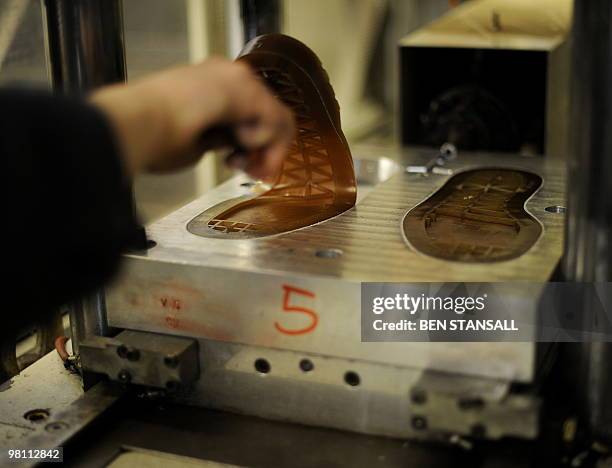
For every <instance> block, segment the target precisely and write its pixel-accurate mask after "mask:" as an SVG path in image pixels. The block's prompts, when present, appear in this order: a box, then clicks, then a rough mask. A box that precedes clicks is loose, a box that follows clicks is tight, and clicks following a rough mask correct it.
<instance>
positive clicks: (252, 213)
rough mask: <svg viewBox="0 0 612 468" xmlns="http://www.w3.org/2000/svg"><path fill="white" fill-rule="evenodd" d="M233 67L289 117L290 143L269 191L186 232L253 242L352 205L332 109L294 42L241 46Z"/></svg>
mask: <svg viewBox="0 0 612 468" xmlns="http://www.w3.org/2000/svg"><path fill="white" fill-rule="evenodd" d="M238 60H239V61H242V62H245V63H247V64H249V65H250V66H251V68H252V69H253V70H254V71H255V72H256V73H257V74H258V75H259V76H260V77H261V79H262V80H263V81H264V83H265V84H266V85H267V86H268V87H269V88H270V89H271V90H272V92H273V93H274V94H275V95H276V96H277V97H278V99H280V100H281V101H283V102H284V103H285V104H286V105H287V106H288V107H290V108H291V109H292V111H293V112H294V115H295V119H296V126H297V135H296V138H295V140H294V141H293V142H292V144H291V146H290V149H289V153H288V154H287V157H286V158H285V161H284V162H283V165H282V169H281V171H280V173H279V174H278V176H277V178H276V180H275V182H274V183H273V185H272V187H271V188H270V190H268V191H266V192H264V193H263V194H261V195H259V196H256V197H251V198H246V199H245V197H240V198H236V199H233V200H228V201H226V202H223V203H221V204H219V205H216V206H214V207H212V208H210V209H208V210H206V211H205V212H203V213H201V214H200V215H198V216H197V217H196V218H194V219H193V220H191V221H190V222H189V224H188V225H187V229H188V230H189V231H190V232H191V233H193V234H197V235H202V236H206V237H224V238H238V239H243V238H252V237H261V236H267V235H272V234H279V233H283V232H287V231H292V230H294V229H299V228H301V227H305V226H309V225H311V224H315V223H318V222H321V221H324V220H326V219H329V218H331V217H333V216H336V215H338V214H340V213H342V212H344V211H346V210H348V209H349V208H351V207H352V206H353V205H355V200H356V193H357V190H356V182H355V171H354V168H353V160H352V157H351V153H350V150H349V147H348V144H347V142H346V139H345V137H344V134H343V133H342V129H341V126H340V109H339V106H338V102H337V101H336V98H335V95H334V91H333V89H332V87H331V85H330V83H329V77H328V76H327V73H326V72H325V70H324V69H323V67H322V65H321V62H320V61H319V59H318V57H317V56H316V55H315V53H314V52H313V51H312V50H310V49H309V48H308V47H306V46H305V45H304V44H302V43H301V42H300V41H298V40H296V39H293V38H291V37H288V36H284V35H282V34H270V35H264V36H259V37H257V38H255V39H253V40H252V41H251V42H249V43H248V44H247V45H246V46H245V49H244V50H243V52H242V53H241V55H240V57H239V58H238Z"/></svg>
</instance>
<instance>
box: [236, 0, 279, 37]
mask: <svg viewBox="0 0 612 468" xmlns="http://www.w3.org/2000/svg"><path fill="white" fill-rule="evenodd" d="M240 16H241V19H242V29H243V35H244V42H245V43H247V42H249V41H250V40H251V39H254V38H255V37H257V36H261V35H262V34H270V33H279V32H281V28H282V7H281V2H280V1H279V0H240Z"/></svg>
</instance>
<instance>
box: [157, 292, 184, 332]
mask: <svg viewBox="0 0 612 468" xmlns="http://www.w3.org/2000/svg"><path fill="white" fill-rule="evenodd" d="M159 303H160V305H161V306H162V308H163V309H166V310H169V311H170V312H169V313H168V315H166V317H165V320H166V325H168V327H169V328H178V327H179V325H180V320H179V319H178V318H177V317H176V313H177V312H180V311H181V309H182V308H183V302H182V301H181V300H180V299H178V298H176V297H169V296H162V297H160V298H159Z"/></svg>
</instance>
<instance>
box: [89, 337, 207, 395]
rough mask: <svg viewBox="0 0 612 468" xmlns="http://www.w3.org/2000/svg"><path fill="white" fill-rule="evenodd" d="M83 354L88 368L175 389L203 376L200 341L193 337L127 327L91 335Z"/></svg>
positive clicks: (119, 378) (124, 379)
mask: <svg viewBox="0 0 612 468" xmlns="http://www.w3.org/2000/svg"><path fill="white" fill-rule="evenodd" d="M80 355H81V364H82V366H83V369H84V370H86V371H90V372H96V373H99V374H106V375H108V377H109V378H110V379H111V380H117V381H119V382H122V383H132V384H137V385H146V386H149V387H157V388H165V389H166V390H169V391H175V390H177V389H178V388H179V387H182V386H186V385H188V384H190V383H192V382H194V381H196V380H197V379H198V378H199V376H200V368H199V360H198V347H197V342H196V341H195V340H193V339H190V338H182V337H176V336H168V335H161V334H158V333H149V332H140V331H132V330H126V331H123V332H121V333H119V334H118V335H117V336H115V337H113V338H108V337H103V336H93V337H90V338H87V339H86V340H85V341H83V342H82V343H81V345H80Z"/></svg>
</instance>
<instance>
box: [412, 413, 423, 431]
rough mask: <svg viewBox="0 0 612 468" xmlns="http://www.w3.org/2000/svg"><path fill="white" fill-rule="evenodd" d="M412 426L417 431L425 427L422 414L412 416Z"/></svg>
mask: <svg viewBox="0 0 612 468" xmlns="http://www.w3.org/2000/svg"><path fill="white" fill-rule="evenodd" d="M412 428H413V429H415V430H417V431H422V430H425V429H427V419H425V418H424V417H423V416H413V417H412Z"/></svg>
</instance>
